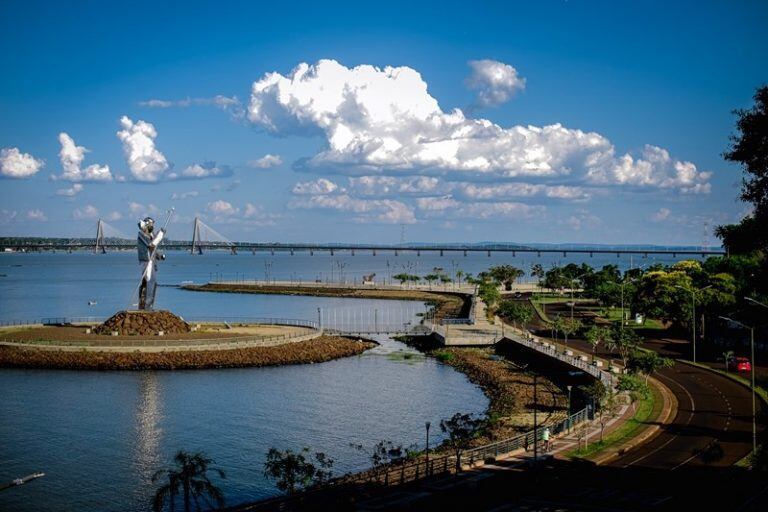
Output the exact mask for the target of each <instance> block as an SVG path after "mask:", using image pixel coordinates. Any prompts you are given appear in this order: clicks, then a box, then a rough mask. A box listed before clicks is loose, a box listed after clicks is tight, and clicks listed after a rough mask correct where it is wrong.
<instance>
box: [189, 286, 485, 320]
mask: <svg viewBox="0 0 768 512" xmlns="http://www.w3.org/2000/svg"><path fill="white" fill-rule="evenodd" d="M181 289H183V290H190V291H197V292H220V293H256V294H266V295H304V296H310V297H343V298H353V299H387V300H410V301H419V302H425V303H427V304H429V305H431V306H434V308H435V319H436V320H440V319H442V318H467V317H468V316H469V311H470V309H471V307H472V297H471V295H469V294H466V293H461V292H449V291H438V290H413V289H406V288H403V289H390V288H385V289H382V288H369V289H368V288H358V287H345V286H327V285H323V286H317V287H312V286H310V285H307V284H303V285H302V286H290V285H271V284H262V283H208V284H202V285H196V284H185V285H182V286H181Z"/></svg>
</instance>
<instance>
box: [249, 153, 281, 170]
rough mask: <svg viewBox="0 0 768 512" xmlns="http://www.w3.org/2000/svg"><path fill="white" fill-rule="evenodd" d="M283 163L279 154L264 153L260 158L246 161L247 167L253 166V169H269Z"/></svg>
mask: <svg viewBox="0 0 768 512" xmlns="http://www.w3.org/2000/svg"><path fill="white" fill-rule="evenodd" d="M282 163H283V159H282V158H280V155H270V154H266V155H264V156H263V157H261V158H258V159H256V160H250V161H249V162H248V166H249V167H253V168H255V169H269V168H271V167H276V166H278V165H281V164H282Z"/></svg>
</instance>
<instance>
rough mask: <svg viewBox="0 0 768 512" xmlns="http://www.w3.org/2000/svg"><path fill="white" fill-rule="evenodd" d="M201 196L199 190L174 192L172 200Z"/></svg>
mask: <svg viewBox="0 0 768 512" xmlns="http://www.w3.org/2000/svg"><path fill="white" fill-rule="evenodd" d="M199 195H200V192H198V191H197V190H190V191H189V192H174V193H172V194H171V200H173V201H175V200H177V199H189V198H190V197H197V196H199Z"/></svg>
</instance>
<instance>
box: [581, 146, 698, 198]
mask: <svg viewBox="0 0 768 512" xmlns="http://www.w3.org/2000/svg"><path fill="white" fill-rule="evenodd" d="M592 159H593V161H594V164H595V165H593V166H591V167H590V170H589V171H588V172H587V179H588V180H589V181H590V182H592V183H595V184H600V185H606V184H608V185H610V184H619V185H634V186H638V187H647V186H650V187H656V188H662V189H678V190H680V192H682V193H684V194H709V192H710V190H711V187H712V185H711V184H710V183H709V178H710V177H711V176H712V173H711V172H701V171H697V170H696V166H695V165H694V164H692V163H691V162H681V161H679V160H674V159H673V158H672V157H671V156H670V155H669V151H667V150H666V149H663V148H660V147H658V146H651V145H646V146H645V148H644V149H643V152H642V156H641V157H638V158H635V157H633V156H631V155H624V156H622V157H620V158H618V159H615V158H614V156H613V149H612V148H611V149H610V150H609V151H608V152H607V153H605V154H600V153H595V154H594V155H592Z"/></svg>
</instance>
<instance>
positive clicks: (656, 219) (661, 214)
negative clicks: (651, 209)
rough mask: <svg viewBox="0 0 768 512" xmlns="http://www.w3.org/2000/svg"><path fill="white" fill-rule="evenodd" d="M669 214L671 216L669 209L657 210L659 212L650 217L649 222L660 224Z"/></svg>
mask: <svg viewBox="0 0 768 512" xmlns="http://www.w3.org/2000/svg"><path fill="white" fill-rule="evenodd" d="M670 214H672V210H670V209H669V208H659V211H657V212H656V213H654V214H653V215H651V220H652V221H654V222H661V221H663V220H666V219H668V218H669V216H670Z"/></svg>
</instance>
